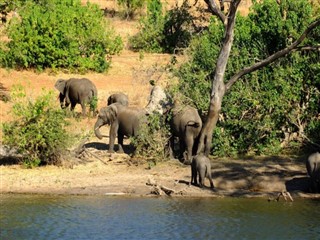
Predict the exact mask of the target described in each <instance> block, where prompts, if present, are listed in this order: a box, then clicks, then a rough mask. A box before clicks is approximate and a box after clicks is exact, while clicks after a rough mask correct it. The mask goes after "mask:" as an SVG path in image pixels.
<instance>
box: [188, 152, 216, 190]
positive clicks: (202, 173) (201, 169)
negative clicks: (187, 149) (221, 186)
mask: <svg viewBox="0 0 320 240" xmlns="http://www.w3.org/2000/svg"><path fill="white" fill-rule="evenodd" d="M198 174H199V187H200V188H202V187H204V179H205V177H207V178H208V179H209V181H210V187H211V188H214V185H213V181H212V178H211V163H210V159H209V158H208V157H206V156H205V155H203V154H201V155H196V156H194V157H193V159H192V163H191V183H190V184H193V185H198V181H197V175H198Z"/></svg>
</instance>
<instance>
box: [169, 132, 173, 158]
mask: <svg viewBox="0 0 320 240" xmlns="http://www.w3.org/2000/svg"><path fill="white" fill-rule="evenodd" d="M173 151H174V136H171V137H170V139H169V157H170V158H171V159H174V153H173Z"/></svg>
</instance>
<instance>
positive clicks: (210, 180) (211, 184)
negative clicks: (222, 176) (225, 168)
mask: <svg viewBox="0 0 320 240" xmlns="http://www.w3.org/2000/svg"><path fill="white" fill-rule="evenodd" d="M207 177H208V179H209V182H210V187H211V188H214V185H213V181H212V177H211V170H210V169H208V172H207Z"/></svg>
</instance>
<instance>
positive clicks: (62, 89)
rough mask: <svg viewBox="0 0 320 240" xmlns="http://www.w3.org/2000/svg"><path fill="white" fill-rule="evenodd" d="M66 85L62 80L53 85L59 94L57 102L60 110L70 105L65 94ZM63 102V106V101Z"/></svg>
mask: <svg viewBox="0 0 320 240" xmlns="http://www.w3.org/2000/svg"><path fill="white" fill-rule="evenodd" d="M66 85H67V81H66V80H64V79H58V80H57V81H56V83H55V85H54V87H55V88H56V89H57V90H58V91H59V92H60V94H59V101H60V106H61V108H66V107H68V106H69V104H70V100H69V97H68V96H67V94H66ZM64 100H65V104H64V103H63V101H64Z"/></svg>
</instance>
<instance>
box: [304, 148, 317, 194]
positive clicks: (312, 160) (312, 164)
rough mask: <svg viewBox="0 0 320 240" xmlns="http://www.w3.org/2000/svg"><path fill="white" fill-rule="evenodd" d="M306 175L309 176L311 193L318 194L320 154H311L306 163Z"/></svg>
mask: <svg viewBox="0 0 320 240" xmlns="http://www.w3.org/2000/svg"><path fill="white" fill-rule="evenodd" d="M306 167H307V171H308V174H309V176H310V189H311V192H314V193H319V192H320V153H319V152H316V153H313V154H311V155H310V156H309V157H308V159H307V162H306Z"/></svg>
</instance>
